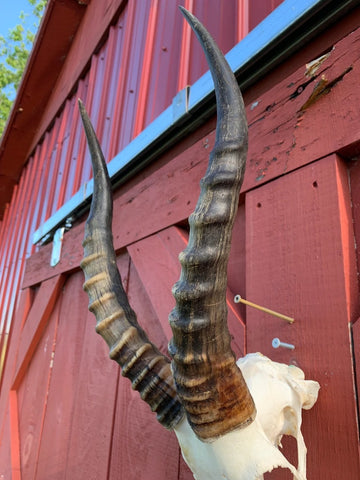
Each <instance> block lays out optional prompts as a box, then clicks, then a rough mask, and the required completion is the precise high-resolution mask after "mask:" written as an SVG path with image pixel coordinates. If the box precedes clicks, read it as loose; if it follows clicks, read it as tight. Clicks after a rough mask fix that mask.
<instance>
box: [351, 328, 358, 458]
mask: <svg viewBox="0 0 360 480" xmlns="http://www.w3.org/2000/svg"><path fill="white" fill-rule="evenodd" d="M352 341H353V345H352V347H353V356H354V364H355V365H354V366H355V369H354V382H355V391H356V393H357V395H356V401H357V409H358V410H357V411H358V412H360V398H359V393H360V322H359V321H356V323H355V324H354V325H352ZM358 446H359V456H360V439H359V445H358Z"/></svg>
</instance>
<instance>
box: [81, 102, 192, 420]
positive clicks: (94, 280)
mask: <svg viewBox="0 0 360 480" xmlns="http://www.w3.org/2000/svg"><path fill="white" fill-rule="evenodd" d="M79 108H80V112H81V117H82V121H83V124H84V129H85V133H86V137H87V141H88V145H89V149H90V153H91V160H92V165H93V172H94V192H93V197H92V203H91V209H90V214H89V217H88V219H87V222H86V226H85V238H84V242H83V247H84V259H83V260H82V262H81V268H82V269H83V271H84V274H85V283H84V290H85V291H86V292H87V294H88V296H89V310H90V311H91V312H93V313H94V314H95V316H96V331H97V332H98V333H99V334H100V335H101V336H102V337H103V338H104V340H105V341H106V343H107V344H108V345H109V347H110V358H111V359H112V360H115V361H116V362H118V363H119V364H120V365H121V367H122V375H124V376H125V377H127V378H129V379H130V380H131V382H132V387H133V389H135V390H137V391H139V393H140V395H141V398H142V399H143V400H145V401H146V402H147V403H148V404H149V405H150V407H151V409H152V410H153V411H155V412H156V414H157V419H158V421H159V422H160V423H161V424H162V425H163V426H164V427H166V428H169V429H171V428H173V427H174V425H176V424H177V423H178V421H179V420H180V419H181V417H182V416H183V409H182V406H181V404H180V402H179V400H178V397H177V394H176V390H175V386H174V381H173V377H172V374H171V369H170V360H169V359H168V358H167V357H166V356H165V355H163V354H162V353H161V352H160V351H159V350H158V349H157V348H156V347H155V346H154V345H153V344H152V343H151V342H150V341H149V339H148V338H147V336H146V333H145V332H144V330H142V329H141V327H140V326H139V324H138V323H137V319H136V315H135V312H134V311H133V310H132V308H131V307H130V305H129V302H128V298H127V296H126V293H125V291H124V288H123V285H122V281H121V277H120V273H119V271H118V269H117V266H116V255H115V251H114V247H113V238H112V233H111V224H112V194H111V185H110V179H109V175H108V172H107V168H106V163H105V160H104V157H103V154H102V151H101V148H100V145H99V142H98V140H97V138H96V135H95V132H94V129H93V127H92V125H91V122H90V119H89V117H88V115H87V113H86V111H85V108H84V105H83V104H82V102H81V101H80V100H79Z"/></svg>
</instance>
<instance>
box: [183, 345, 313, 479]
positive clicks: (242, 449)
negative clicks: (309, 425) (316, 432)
mask: <svg viewBox="0 0 360 480" xmlns="http://www.w3.org/2000/svg"><path fill="white" fill-rule="evenodd" d="M237 365H238V366H239V368H240V369H241V371H242V373H243V376H244V378H245V381H246V383H247V386H248V388H249V390H250V393H251V395H252V397H253V399H254V402H255V405H256V409H257V416H256V419H255V420H254V422H253V423H252V424H251V425H249V426H248V427H246V428H243V429H237V430H234V431H232V432H230V433H228V434H226V435H223V436H222V437H220V438H217V439H216V440H214V441H213V442H211V443H205V442H203V441H201V440H199V439H198V438H197V437H196V435H195V434H194V433H193V431H192V430H191V428H190V426H189V424H188V422H187V420H186V418H184V419H183V420H182V421H181V422H180V423H179V424H178V425H177V426H176V427H175V429H174V430H175V433H176V436H177V438H178V441H179V444H180V447H181V451H182V455H183V457H184V459H185V461H186V463H187V464H188V466H189V467H190V469H191V470H192V472H193V474H194V478H195V479H196V480H220V479H221V480H260V479H262V478H263V474H264V473H265V472H270V471H272V470H273V469H274V468H276V467H282V468H288V469H289V470H290V471H291V472H292V474H293V475H294V479H296V480H306V446H305V443H304V439H303V436H302V434H301V431H300V428H301V410H302V408H304V409H310V408H311V407H312V406H313V405H314V403H315V402H316V400H317V395H318V391H319V388H320V386H319V384H318V383H317V382H315V381H311V380H305V377H304V373H303V371H302V370H301V369H300V368H297V367H295V366H288V365H285V364H281V363H276V362H273V361H271V360H270V359H269V358H267V357H265V356H263V355H261V354H259V353H255V354H249V355H246V356H245V357H244V358H241V359H240V360H238V362H237ZM283 435H292V436H293V437H295V438H296V440H297V450H298V467H297V468H295V467H294V466H293V465H292V464H291V463H290V462H289V461H288V460H287V459H286V458H285V456H284V455H283V454H282V453H281V451H280V450H279V449H278V447H279V446H281V443H280V442H281V438H282V436H283Z"/></svg>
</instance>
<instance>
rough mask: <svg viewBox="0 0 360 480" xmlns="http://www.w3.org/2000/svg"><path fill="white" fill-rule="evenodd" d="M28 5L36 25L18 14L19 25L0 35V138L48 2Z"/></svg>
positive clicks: (32, 0) (41, 0) (34, 0)
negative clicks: (30, 23) (5, 34)
mask: <svg viewBox="0 0 360 480" xmlns="http://www.w3.org/2000/svg"><path fill="white" fill-rule="evenodd" d="M28 2H29V6H30V7H31V8H32V14H33V16H34V17H35V20H36V21H35V23H34V24H33V25H28V17H29V15H27V14H26V13H24V12H21V14H20V16H19V20H20V23H19V24H18V25H16V26H15V27H13V28H12V29H11V30H9V32H8V35H7V36H6V37H3V36H1V35H0V136H1V135H2V133H3V130H4V128H5V125H6V121H7V118H8V116H9V113H10V110H11V106H12V104H13V101H14V98H15V94H16V90H17V88H18V86H19V84H20V80H21V77H22V73H23V71H24V68H25V66H26V62H27V59H28V56H29V53H30V51H31V48H32V44H33V42H34V39H35V34H36V30H37V28H38V26H39V23H40V20H41V17H42V14H43V12H44V8H45V5H46V3H47V0H28Z"/></svg>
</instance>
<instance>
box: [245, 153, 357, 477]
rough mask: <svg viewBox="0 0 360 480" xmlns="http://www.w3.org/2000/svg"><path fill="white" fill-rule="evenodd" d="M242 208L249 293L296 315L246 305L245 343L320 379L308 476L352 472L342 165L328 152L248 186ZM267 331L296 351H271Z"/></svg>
mask: <svg viewBox="0 0 360 480" xmlns="http://www.w3.org/2000/svg"><path fill="white" fill-rule="evenodd" d="M246 215H247V217H246V222H247V223H246V244H247V260H246V261H247V265H246V279H247V285H246V290H247V296H248V297H249V299H251V300H253V301H254V302H256V303H259V304H261V305H265V306H267V307H269V308H273V309H275V310H277V311H280V312H282V313H285V314H289V315H290V316H293V317H295V323H294V324H293V325H288V324H286V323H285V322H282V321H281V320H278V319H275V318H272V317H269V316H268V315H266V314H262V313H259V312H257V311H254V310H253V309H248V311H247V341H248V347H249V350H250V351H261V352H262V353H264V354H265V355H268V356H269V357H270V358H272V359H273V360H276V361H282V362H285V363H291V364H295V365H298V366H299V367H300V368H302V369H303V370H304V371H305V374H306V377H307V378H311V379H315V380H317V381H319V383H320V385H321V390H320V395H319V400H318V402H317V404H316V405H315V407H314V408H313V409H312V410H311V411H310V412H305V413H304V423H303V431H304V436H305V441H306V443H307V446H308V471H309V478H324V477H328V478H347V479H349V480H350V479H351V480H353V479H354V480H355V479H357V478H359V475H360V468H359V458H358V452H357V448H358V447H357V443H358V440H357V436H358V433H357V428H356V425H357V419H356V416H355V408H354V390H353V372H352V358H351V353H350V345H349V342H350V339H349V323H350V321H351V316H352V313H353V312H352V309H353V308H354V302H353V299H354V296H356V291H357V281H356V262H355V255H354V238H353V234H352V222H351V208H350V195H349V189H348V185H347V172H346V166H345V165H344V164H343V163H342V162H341V161H340V160H339V159H338V158H337V157H336V156H335V155H333V156H330V157H327V158H325V159H322V160H320V161H318V162H316V163H315V164H312V165H309V166H307V167H304V168H302V169H300V170H297V171H295V172H293V173H291V174H288V175H286V176H284V177H282V178H279V179H277V180H276V181H273V182H271V183H269V184H267V185H264V186H263V187H261V188H259V189H257V190H254V191H252V192H249V193H248V194H247V197H246ZM274 337H279V338H280V339H281V340H282V341H285V342H289V343H293V344H294V345H295V347H296V348H295V350H294V351H290V350H285V349H281V348H279V349H278V350H274V349H273V348H272V347H271V341H272V339H273V338H274ZM335 452H336V455H335V454H334V453H335ZM340 459H341V460H340ZM279 472H280V470H279ZM272 478H284V477H283V476H281V474H280V473H277V474H276V476H274V477H272Z"/></svg>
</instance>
